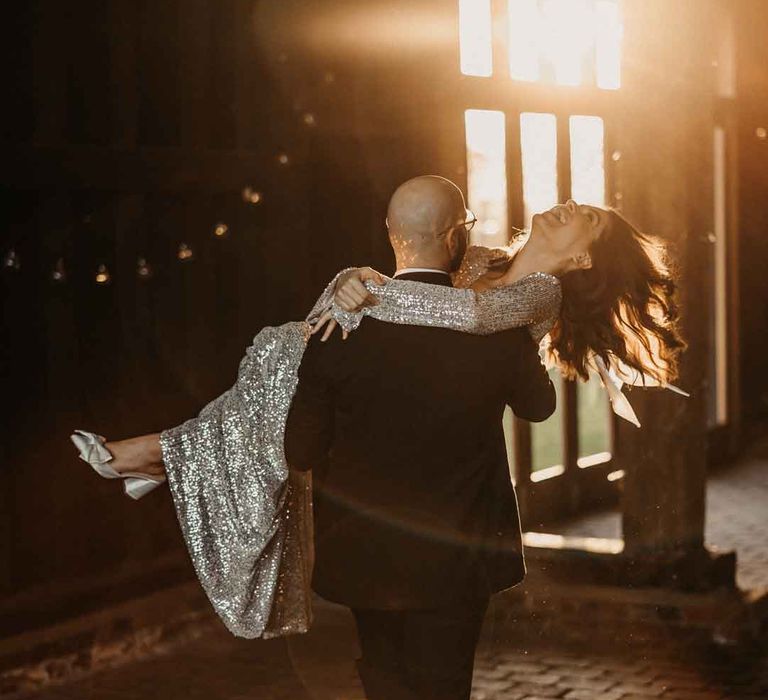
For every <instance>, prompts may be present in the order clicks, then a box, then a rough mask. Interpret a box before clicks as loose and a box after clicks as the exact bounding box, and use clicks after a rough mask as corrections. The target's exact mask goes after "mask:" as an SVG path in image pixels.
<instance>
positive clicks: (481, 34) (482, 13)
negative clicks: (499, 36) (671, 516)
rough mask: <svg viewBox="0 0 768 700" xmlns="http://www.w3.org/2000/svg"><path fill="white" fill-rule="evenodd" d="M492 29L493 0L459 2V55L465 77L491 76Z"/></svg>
mask: <svg viewBox="0 0 768 700" xmlns="http://www.w3.org/2000/svg"><path fill="white" fill-rule="evenodd" d="M491 28H492V24H491V0H459V53H460V55H461V72H462V73H464V75H475V76H479V77H488V76H489V75H491V73H492V71H493V43H492V40H491Z"/></svg>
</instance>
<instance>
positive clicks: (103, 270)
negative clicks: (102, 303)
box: [96, 263, 112, 284]
mask: <svg viewBox="0 0 768 700" xmlns="http://www.w3.org/2000/svg"><path fill="white" fill-rule="evenodd" d="M111 279H112V276H111V275H110V274H109V270H108V269H107V266H106V265H105V264H104V263H101V264H100V265H99V267H98V268H97V269H96V283H97V284H109V281H110V280H111Z"/></svg>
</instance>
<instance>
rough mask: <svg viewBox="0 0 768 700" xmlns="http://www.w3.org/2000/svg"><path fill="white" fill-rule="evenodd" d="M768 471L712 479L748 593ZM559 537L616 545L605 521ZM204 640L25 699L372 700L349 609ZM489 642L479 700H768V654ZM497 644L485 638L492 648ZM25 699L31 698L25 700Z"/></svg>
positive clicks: (214, 631) (767, 557)
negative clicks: (358, 661) (358, 668)
mask: <svg viewBox="0 0 768 700" xmlns="http://www.w3.org/2000/svg"><path fill="white" fill-rule="evenodd" d="M767 496H768V460H766V459H755V458H753V459H747V460H744V461H743V462H741V463H740V464H739V465H737V466H736V467H733V468H731V469H730V470H729V471H727V472H721V473H719V474H715V475H714V476H712V477H710V479H709V486H708V493H707V505H708V508H707V524H706V540H707V542H708V543H710V544H714V545H717V546H719V547H721V548H723V549H736V551H737V552H738V582H739V585H740V586H741V587H742V588H753V587H757V586H765V585H768V546H767V545H766V543H765V531H766V527H767V526H768V509H766V508H765V503H766V502H768V498H767ZM558 531H559V532H563V533H566V532H567V533H568V534H574V535H582V536H597V537H601V536H608V537H616V536H619V517H618V515H617V514H616V513H612V512H608V513H602V514H597V515H591V516H588V517H585V518H581V519H579V520H576V521H573V522H571V523H569V524H566V525H565V526H563V527H561V528H559V529H558ZM201 632H202V633H201V637H200V638H199V639H197V640H196V641H193V642H189V643H186V644H184V645H180V646H176V647H172V648H167V649H165V650H162V649H160V650H158V651H156V652H155V653H154V654H152V655H151V656H150V657H147V658H145V659H143V660H140V661H134V662H131V663H125V664H124V665H121V666H117V667H114V668H109V669H106V670H103V671H101V672H99V673H95V674H93V675H90V676H87V677H84V678H81V679H79V680H72V681H70V682H68V683H67V684H66V685H61V686H53V687H48V688H47V689H45V690H43V691H40V692H37V693H33V694H27V695H24V696H23V698H24V699H25V700H154V699H155V698H156V699H158V700H161V699H162V700H364V698H365V695H364V693H363V690H362V687H361V686H360V683H359V680H358V678H357V675H356V672H355V669H354V659H355V658H356V657H357V656H358V654H359V650H358V646H357V641H356V636H355V629H354V622H353V620H352V616H351V615H350V614H349V612H348V611H347V610H346V609H344V608H339V607H338V606H331V608H330V609H328V608H326V609H325V610H324V609H323V608H316V621H315V625H314V626H313V628H312V630H311V631H310V632H309V633H308V634H306V635H297V636H293V637H289V638H286V639H273V640H267V641H265V640H255V641H254V640H244V639H238V638H235V637H233V636H231V635H230V634H229V633H228V632H227V631H226V630H225V629H224V628H223V626H221V625H220V624H219V623H218V622H215V623H211V624H210V625H207V626H204V627H203V628H202V631H201ZM506 638H507V640H508V641H507V642H501V641H494V642H492V643H491V642H488V641H485V642H483V644H481V647H480V649H479V651H478V656H477V660H476V664H475V677H474V683H473V696H472V697H473V700H545V699H551V698H563V699H564V700H649V698H660V699H661V700H768V648H766V647H767V646H768V645H762V646H757V645H755V646H754V647H752V648H750V649H747V650H744V649H741V650H734V649H728V648H710V649H708V650H702V649H699V650H692V649H686V650H680V649H677V650H674V649H666V650H665V649H660V648H654V649H652V650H635V651H634V652H628V651H627V650H620V649H616V650H613V652H612V653H611V654H606V653H604V652H598V651H596V650H589V649H583V648H582V649H572V648H571V649H569V650H567V651H566V650H565V647H560V648H558V649H557V650H547V649H542V648H534V647H528V648H521V647H520V645H521V644H526V643H527V642H526V641H525V640H520V639H514V640H509V635H506ZM486 639H488V637H486ZM16 697H18V698H20V697H22V696H16Z"/></svg>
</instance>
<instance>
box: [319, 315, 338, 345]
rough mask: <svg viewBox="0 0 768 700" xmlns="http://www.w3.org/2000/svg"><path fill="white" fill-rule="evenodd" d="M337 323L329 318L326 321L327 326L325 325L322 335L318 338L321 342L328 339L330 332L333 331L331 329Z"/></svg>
mask: <svg viewBox="0 0 768 700" xmlns="http://www.w3.org/2000/svg"><path fill="white" fill-rule="evenodd" d="M338 325H339V324H338V323H336V321H335V319H331V320H330V321H328V326H327V327H326V329H325V333H323V337H322V338H320V340H321V341H322V342H325V341H326V340H328V338H330V337H331V333H333V329H334V328H336V326H338Z"/></svg>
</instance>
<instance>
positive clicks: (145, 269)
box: [136, 258, 152, 279]
mask: <svg viewBox="0 0 768 700" xmlns="http://www.w3.org/2000/svg"><path fill="white" fill-rule="evenodd" d="M136 274H137V275H138V276H139V277H141V278H142V279H148V278H149V277H151V276H152V268H151V267H150V266H149V264H148V263H147V260H146V258H139V259H138V260H137V261H136Z"/></svg>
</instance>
